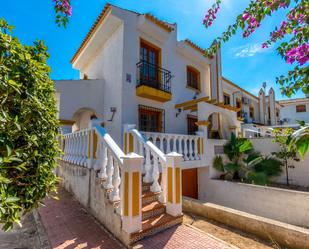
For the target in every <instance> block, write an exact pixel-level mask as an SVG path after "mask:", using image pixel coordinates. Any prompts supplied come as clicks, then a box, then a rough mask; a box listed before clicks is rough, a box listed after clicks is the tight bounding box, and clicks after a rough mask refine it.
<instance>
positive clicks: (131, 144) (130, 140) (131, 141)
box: [128, 133, 134, 152]
mask: <svg viewBox="0 0 309 249" xmlns="http://www.w3.org/2000/svg"><path fill="white" fill-rule="evenodd" d="M128 135H129V152H134V137H133V135H132V134H131V133H129V134H128Z"/></svg>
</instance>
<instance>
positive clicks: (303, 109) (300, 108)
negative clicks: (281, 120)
mask: <svg viewBox="0 0 309 249" xmlns="http://www.w3.org/2000/svg"><path fill="white" fill-rule="evenodd" d="M296 112H306V105H297V106H296Z"/></svg>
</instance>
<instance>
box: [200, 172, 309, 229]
mask: <svg viewBox="0 0 309 249" xmlns="http://www.w3.org/2000/svg"><path fill="white" fill-rule="evenodd" d="M200 182H202V183H203V185H202V188H201V189H199V198H200V200H202V201H207V202H211V203H215V204H218V205H222V206H225V207H229V208H233V209H236V210H240V211H243V212H248V213H250V214H255V215H259V216H262V217H266V218H270V219H274V220H278V221H281V222H285V223H289V224H292V225H295V226H303V227H307V228H308V227H309V205H308V203H309V193H307V192H300V191H292V190H286V189H278V188H271V187H264V186H257V185H253V184H244V183H235V182H229V181H222V180H214V179H210V178H209V174H208V172H207V170H203V169H199V183H200ZM199 187H200V185H199Z"/></svg>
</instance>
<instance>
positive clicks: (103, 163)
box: [99, 141, 108, 179]
mask: <svg viewBox="0 0 309 249" xmlns="http://www.w3.org/2000/svg"><path fill="white" fill-rule="evenodd" d="M100 145H101V147H100V148H101V151H102V152H101V155H102V158H100V161H99V165H100V173H99V178H100V179H106V178H107V174H106V167H107V161H108V157H107V146H106V145H104V142H103V141H100ZM102 147H103V148H102Z"/></svg>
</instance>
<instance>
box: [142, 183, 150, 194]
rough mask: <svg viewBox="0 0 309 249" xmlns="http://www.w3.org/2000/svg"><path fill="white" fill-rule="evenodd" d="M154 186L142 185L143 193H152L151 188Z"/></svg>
mask: <svg viewBox="0 0 309 249" xmlns="http://www.w3.org/2000/svg"><path fill="white" fill-rule="evenodd" d="M151 185H152V183H144V182H143V184H142V191H143V193H144V192H147V191H150V186H151Z"/></svg>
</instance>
